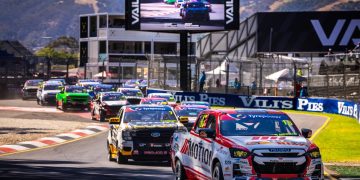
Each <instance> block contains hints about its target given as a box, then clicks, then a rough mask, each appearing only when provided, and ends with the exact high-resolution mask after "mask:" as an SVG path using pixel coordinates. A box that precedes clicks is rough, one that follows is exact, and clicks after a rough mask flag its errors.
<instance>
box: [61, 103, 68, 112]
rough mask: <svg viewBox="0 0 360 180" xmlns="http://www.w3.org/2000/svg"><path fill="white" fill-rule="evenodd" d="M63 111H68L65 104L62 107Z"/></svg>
mask: <svg viewBox="0 0 360 180" xmlns="http://www.w3.org/2000/svg"><path fill="white" fill-rule="evenodd" d="M61 109H62V110H63V111H64V112H65V111H66V110H67V108H66V106H65V104H64V103H62V105H61Z"/></svg>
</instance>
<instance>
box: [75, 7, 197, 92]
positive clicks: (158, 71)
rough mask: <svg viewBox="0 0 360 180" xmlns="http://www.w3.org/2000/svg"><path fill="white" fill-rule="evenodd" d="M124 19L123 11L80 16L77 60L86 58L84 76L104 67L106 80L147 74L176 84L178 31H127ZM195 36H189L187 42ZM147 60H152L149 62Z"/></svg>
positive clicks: (177, 79) (113, 81)
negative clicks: (120, 12)
mask: <svg viewBox="0 0 360 180" xmlns="http://www.w3.org/2000/svg"><path fill="white" fill-rule="evenodd" d="M125 23H126V22H125V15H124V14H109V13H99V14H86V15H81V16H80V64H83V65H85V62H87V63H86V77H87V78H93V77H94V76H96V74H98V73H101V72H103V71H104V70H105V71H106V72H107V74H106V75H107V77H106V79H105V82H111V83H118V82H124V81H126V80H128V79H147V78H148V76H150V79H164V81H165V84H171V85H172V86H177V87H178V85H179V77H178V75H179V63H178V61H179V53H180V48H179V47H180V43H179V41H180V36H179V34H175V33H174V34H169V33H156V32H140V31H126V30H125ZM196 38H197V37H196V36H192V37H191V40H190V42H195V40H196ZM191 44H192V46H191V47H192V48H191V50H190V51H191V52H190V53H191V54H194V44H195V43H191ZM103 60H105V62H103ZM149 60H152V62H154V63H151V64H150V65H149V63H148V62H149ZM164 61H166V64H165V63H163V62H164ZM103 65H104V66H103ZM149 69H150V71H148V70H149Z"/></svg>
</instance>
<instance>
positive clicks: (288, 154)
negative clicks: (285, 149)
mask: <svg viewBox="0 0 360 180" xmlns="http://www.w3.org/2000/svg"><path fill="white" fill-rule="evenodd" d="M262 156H263V157H299V153H262Z"/></svg>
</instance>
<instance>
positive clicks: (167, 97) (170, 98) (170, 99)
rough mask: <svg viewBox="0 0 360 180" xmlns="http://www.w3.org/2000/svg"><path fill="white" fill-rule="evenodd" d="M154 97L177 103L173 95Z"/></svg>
mask: <svg viewBox="0 0 360 180" xmlns="http://www.w3.org/2000/svg"><path fill="white" fill-rule="evenodd" d="M152 97H157V98H164V99H166V100H167V101H175V99H174V97H173V96H171V95H153V96H152Z"/></svg>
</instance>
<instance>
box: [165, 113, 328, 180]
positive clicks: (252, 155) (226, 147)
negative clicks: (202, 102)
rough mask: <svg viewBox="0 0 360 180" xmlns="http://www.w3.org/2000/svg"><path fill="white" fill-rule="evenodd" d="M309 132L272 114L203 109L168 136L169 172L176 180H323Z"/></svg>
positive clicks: (318, 151)
mask: <svg viewBox="0 0 360 180" xmlns="http://www.w3.org/2000/svg"><path fill="white" fill-rule="evenodd" d="M311 134H312V131H311V130H309V129H302V130H301V132H300V131H299V130H298V128H297V127H296V126H295V124H294V122H293V121H292V120H291V119H290V117H289V116H287V115H286V114H285V113H282V112H278V111H272V110H234V109H231V110H206V111H203V112H202V113H201V114H200V115H199V117H198V119H197V121H196V122H195V124H194V126H193V128H192V129H191V131H190V132H175V133H174V135H173V136H172V139H171V151H170V155H171V164H172V169H173V171H174V173H175V175H176V179H226V180H230V179H279V178H280V179H282V178H284V179H323V177H324V176H323V164H322V161H321V155H320V150H319V148H318V147H317V146H316V145H315V144H313V143H312V142H310V141H309V140H308V139H307V138H310V137H311Z"/></svg>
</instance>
